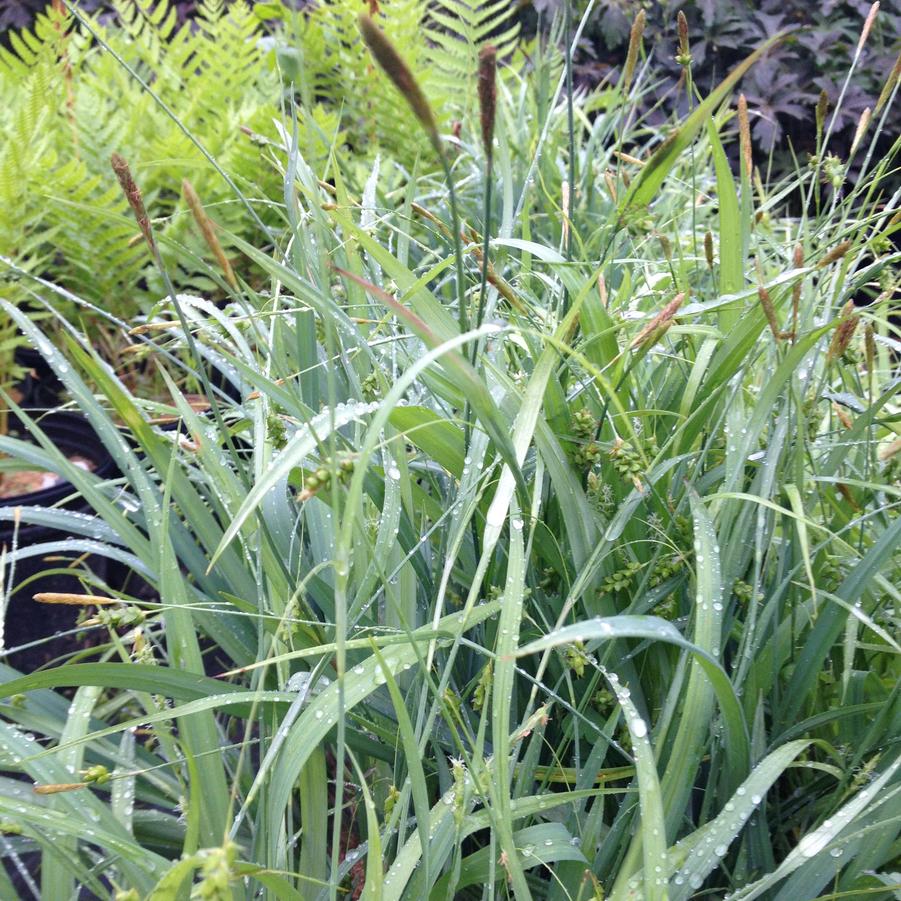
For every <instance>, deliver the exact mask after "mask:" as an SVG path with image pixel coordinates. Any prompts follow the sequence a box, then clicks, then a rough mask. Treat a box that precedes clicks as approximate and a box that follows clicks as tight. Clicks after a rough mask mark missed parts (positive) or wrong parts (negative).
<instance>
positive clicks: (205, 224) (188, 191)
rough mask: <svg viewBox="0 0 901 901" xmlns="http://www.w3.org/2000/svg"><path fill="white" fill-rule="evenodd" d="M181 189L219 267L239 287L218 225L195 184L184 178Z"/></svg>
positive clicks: (226, 278)
mask: <svg viewBox="0 0 901 901" xmlns="http://www.w3.org/2000/svg"><path fill="white" fill-rule="evenodd" d="M181 190H182V194H183V195H184V198H185V201H186V202H187V204H188V207H189V208H190V210H191V214H192V215H193V216H194V221H195V222H196V223H197V227H198V228H199V229H200V233H201V234H202V235H203V240H204V241H206V244H207V247H209V248H210V250H211V251H212V252H213V256H214V257H215V258H216V262H217V263H218V264H219V268H220V269H222V272H223V273H224V274H225V280H226V281H227V282H228V283H229V285H231V287H232V288H237V287H238V280H237V279H236V278H235V273H234V271H233V270H232V264H231V263H230V262H229V261H228V257H227V256H226V255H225V251H224V250H223V249H222V245H221V244H220V243H219V237H218V235H217V234H216V226H215V225H214V224H213V220H212V219H210V217H209V216H208V215H207V214H206V210H205V209H204V208H203V204H202V203H201V201H200V197H198V196H197V192H196V191H195V190H194V185H192V184H191V182H189V181H188V179H184V181H182V183H181Z"/></svg>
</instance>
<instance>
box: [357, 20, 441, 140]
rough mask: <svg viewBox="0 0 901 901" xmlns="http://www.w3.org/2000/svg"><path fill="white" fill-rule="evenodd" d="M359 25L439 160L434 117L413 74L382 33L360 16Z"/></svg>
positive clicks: (376, 57) (380, 64)
mask: <svg viewBox="0 0 901 901" xmlns="http://www.w3.org/2000/svg"><path fill="white" fill-rule="evenodd" d="M358 21H359V25H360V33H361V34H362V35H363V40H364V41H365V42H366V46H367V47H368V48H369V52H370V53H371V54H372V55H373V57H374V58H375V61H376V62H377V63H378V64H379V66H381V68H382V69H383V71H384V72H385V74H386V75H387V76H388V77H389V78H390V79H391V81H392V82H393V83H394V87H396V88H397V90H398V91H399V92H400V94H401V95H402V96H403V98H404V99H405V100H406V101H407V103H408V104H409V105H410V109H411V110H413V114H414V115H415V116H416V118H417V119H419V122H420V124H421V125H422V127H423V128H424V129H425V132H426V134H427V135H428V138H429V140H430V141H431V143H432V146H433V147H434V148H435V151H436V153H438V155H439V156H443V155H444V147H443V145H442V144H441V136H440V135H439V134H438V126H437V125H436V124H435V116H434V114H433V113H432V108H431V106H429V102H428V100H426V97H425V94H423V92H422V88H420V87H419V84H418V82H417V81H416V79H415V78H414V77H413V73H412V72H411V71H410V69H409V67H408V66H407V64H406V63H405V62H404V61H403V59H401V56H400V54H399V53H398V52H397V50H395V49H394V45H393V44H392V43H391V41H389V40H388V38H387V37H386V36H385V33H384V32H383V31H382V29H381V28H379V27H378V25H376V24H375V22H373V20H372V19H370V18H369V16H367V15H366V14H365V13H361V14H360V18H359V20H358Z"/></svg>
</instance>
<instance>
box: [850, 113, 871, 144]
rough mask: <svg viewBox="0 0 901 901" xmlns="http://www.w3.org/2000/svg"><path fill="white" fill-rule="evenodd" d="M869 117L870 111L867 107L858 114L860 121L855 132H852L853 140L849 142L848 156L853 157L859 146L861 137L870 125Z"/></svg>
mask: <svg viewBox="0 0 901 901" xmlns="http://www.w3.org/2000/svg"><path fill="white" fill-rule="evenodd" d="M870 115H871V111H870V108H869V107H867V108H866V109H865V110H864V111H863V112H862V113H861V114H860V119H859V120H858V122H857V130H856V131H855V132H854V140H853V141H852V142H851V152H850V154H849V156H854V154H855V152H856V151H857V148H858V147H859V146H860V142H861V140H862V139H863V136H864V135H865V134H866V133H867V127H868V126H869V124H870Z"/></svg>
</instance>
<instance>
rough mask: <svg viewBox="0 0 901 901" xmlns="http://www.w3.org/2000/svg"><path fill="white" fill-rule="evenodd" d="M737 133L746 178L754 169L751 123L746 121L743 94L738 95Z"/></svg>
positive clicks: (746, 111)
mask: <svg viewBox="0 0 901 901" xmlns="http://www.w3.org/2000/svg"><path fill="white" fill-rule="evenodd" d="M738 135H739V141H740V143H741V159H742V163H743V164H744V167H745V172H746V173H747V176H748V178H750V177H751V173H752V171H753V169H754V160H753V157H752V156H751V124H750V122H749V121H748V101H747V100H746V99H745V95H744V94H739V96H738Z"/></svg>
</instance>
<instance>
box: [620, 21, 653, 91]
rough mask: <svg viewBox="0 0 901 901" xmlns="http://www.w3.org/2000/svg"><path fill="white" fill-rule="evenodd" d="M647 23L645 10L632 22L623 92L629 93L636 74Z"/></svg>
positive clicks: (624, 67) (624, 69)
mask: <svg viewBox="0 0 901 901" xmlns="http://www.w3.org/2000/svg"><path fill="white" fill-rule="evenodd" d="M646 23H647V16H646V15H645V12H644V10H643V9H640V10H639V11H638V15H637V16H635V20H634V21H633V22H632V29H631V30H630V32H629V49H628V51H627V52H626V64H625V65H624V66H623V77H622V82H621V84H622V89H623V92H625V91H627V90H628V89H629V85H630V84H632V76H633V75H634V74H635V66H636V65H637V63H638V53H639V51H640V50H641V39H642V37H643V36H644V28H645V24H646Z"/></svg>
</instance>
